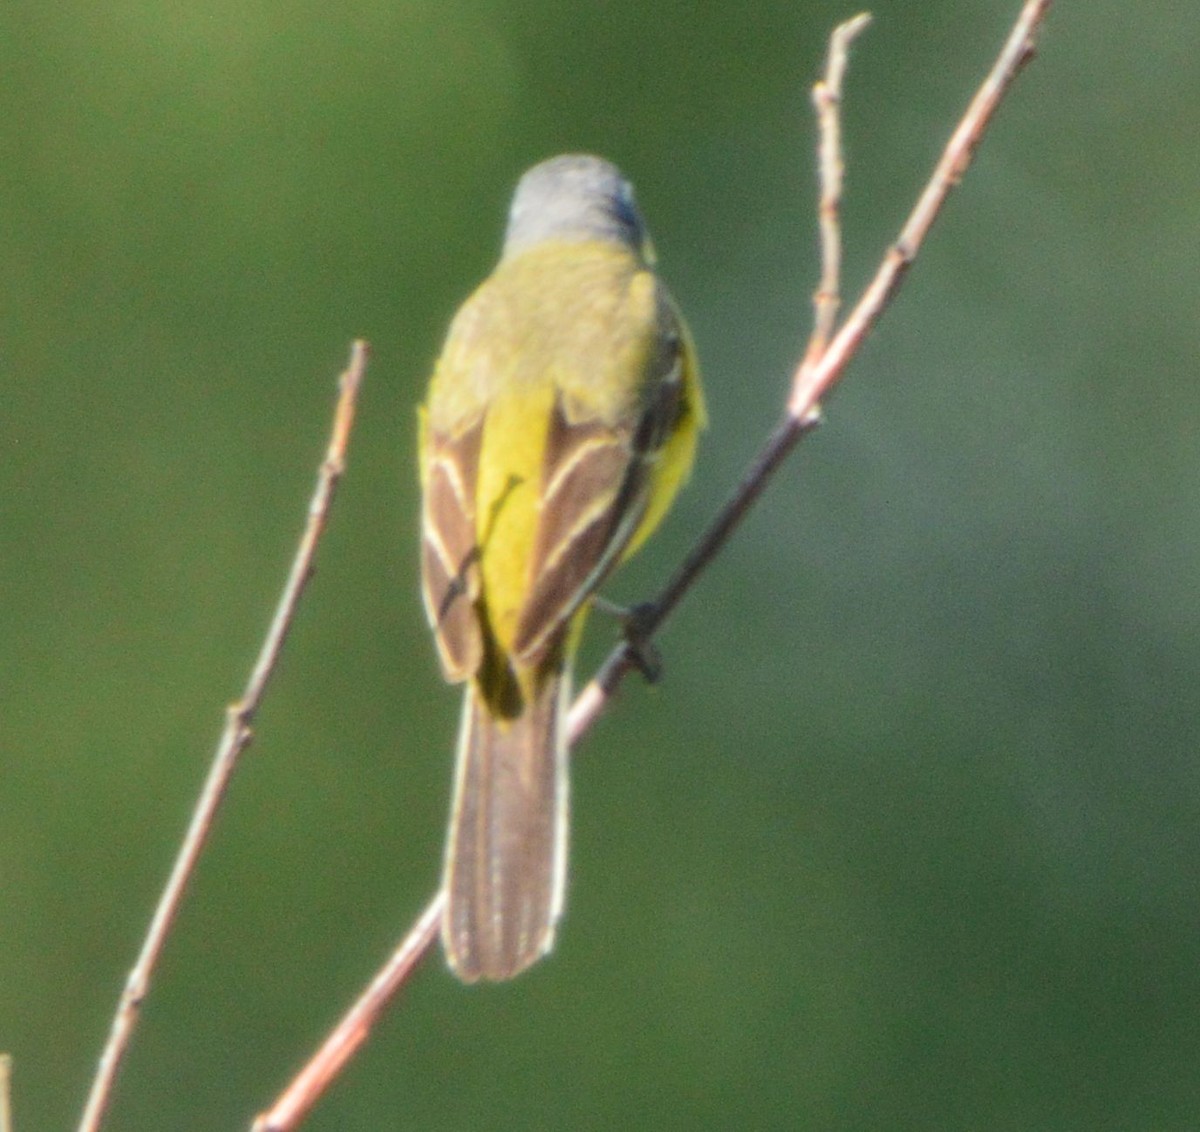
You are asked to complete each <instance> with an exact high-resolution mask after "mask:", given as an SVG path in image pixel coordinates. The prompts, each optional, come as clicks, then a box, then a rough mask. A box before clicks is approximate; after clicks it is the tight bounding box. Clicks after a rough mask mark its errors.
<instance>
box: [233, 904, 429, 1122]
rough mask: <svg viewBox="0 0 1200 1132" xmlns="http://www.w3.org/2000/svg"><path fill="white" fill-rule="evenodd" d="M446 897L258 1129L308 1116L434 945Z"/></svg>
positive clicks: (409, 937)
mask: <svg viewBox="0 0 1200 1132" xmlns="http://www.w3.org/2000/svg"><path fill="white" fill-rule="evenodd" d="M444 902H445V898H444V897H443V895H442V893H440V892H439V893H438V894H437V895H436V896H435V897H434V898H433V899H432V900H431V901H430V902H429V905H428V907H427V908H426V909H425V911H424V912H422V913H421V915H420V917H419V918H418V919H417V922H416V923H415V924H413V926H412V927H411V928H410V929H409V932H408V935H406V936H405V937H404V940H403V942H402V943H401V944H400V946H399V947H398V948H396V950H395V951H394V952H392V957H391V958H390V959H389V960H388V961H387V963H385V964H384V966H383V967H382V968H381V969H380V971H379V973H378V974H377V975H376V976H375V978H374V979H372V980H371V983H370V985H369V986H368V987H367V989H366V990H365V991H363V993H362V994H361V995H360V996H359V998H358V1001H357V1002H355V1004H354V1005H353V1006H352V1007H351V1008H350V1009H349V1011H347V1013H346V1014H345V1016H344V1017H343V1018H342V1020H341V1021H340V1022H339V1023H338V1024H337V1026H336V1027H335V1029H334V1030H333V1032H332V1033H331V1034H330V1035H329V1037H328V1038H326V1039H325V1041H324V1043H323V1044H322V1045H321V1048H320V1049H319V1050H318V1051H317V1052H316V1054H315V1055H314V1056H313V1057H312V1058H310V1059H309V1062H308V1064H307V1065H305V1067H304V1069H303V1070H301V1072H300V1073H299V1074H297V1076H296V1078H295V1079H294V1080H293V1081H292V1083H291V1084H290V1085H289V1086H288V1087H287V1089H285V1090H284V1092H282V1093H281V1094H280V1095H279V1099H278V1100H276V1102H275V1103H274V1104H273V1105H272V1106H271V1109H270V1111H269V1112H264V1113H263V1114H262V1115H261V1116H259V1117H258V1119H257V1120H255V1122H254V1126H253V1132H285V1129H288V1128H295V1127H297V1125H299V1123H300V1121H302V1120H303V1119H304V1118H305V1116H307V1115H308V1112H309V1110H310V1109H311V1108H312V1106H313V1105H314V1104H316V1102H317V1100H318V1099H319V1098H320V1097H321V1095H322V1094H323V1093H324V1092H325V1090H326V1088H327V1087H328V1085H329V1082H330V1081H332V1080H333V1079H334V1078H335V1077H336V1076H337V1075H338V1074H339V1073H340V1072H341V1069H342V1066H343V1065H345V1064H346V1062H347V1061H349V1060H350V1058H351V1057H352V1056H353V1054H354V1051H355V1050H356V1049H358V1047H359V1046H361V1045H362V1044H363V1042H365V1041H366V1040H367V1036H368V1035H369V1034H370V1032H371V1028H372V1027H373V1026H374V1025H375V1023H376V1022H377V1021H378V1020H379V1017H380V1015H381V1014H382V1013H383V1011H384V1009H385V1008H386V1007H387V1006H388V1004H389V1003H390V1002H391V1000H392V998H393V997H394V996H395V995H396V993H397V992H398V991H399V990H400V988H401V987H402V986H404V984H405V983H406V982H407V981H408V977H409V975H411V974H412V972H413V970H414V969H415V968H416V966H417V964H418V963H420V962H421V960H422V959H423V958H424V957H425V955H426V953H427V952H428V951H429V949H430V948H431V947H432V946H433V943H434V940H436V939H437V937H438V929H439V928H440V926H441V923H442V906H443V904H444Z"/></svg>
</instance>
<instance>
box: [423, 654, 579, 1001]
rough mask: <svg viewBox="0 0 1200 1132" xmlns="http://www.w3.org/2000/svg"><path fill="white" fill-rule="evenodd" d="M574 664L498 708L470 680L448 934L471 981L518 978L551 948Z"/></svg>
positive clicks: (563, 843) (561, 876) (449, 856)
mask: <svg viewBox="0 0 1200 1132" xmlns="http://www.w3.org/2000/svg"><path fill="white" fill-rule="evenodd" d="M569 685H570V678H569V676H568V675H567V674H566V673H565V672H549V673H546V674H544V675H543V676H542V678H541V679H540V680H539V681H538V682H537V685H536V687H535V688H534V689H533V691H532V692H531V693H530V695H529V697H528V699H527V700H526V701H525V703H524V704H523V705H522V709H521V711H520V713H519V714H518V715H516V716H515V717H513V718H498V717H497V715H496V713H495V712H494V711H493V710H492V709H491V708H490V707H489V705H488V703H487V702H486V701H485V700H484V698H483V697H482V695H481V694H480V692H479V689H478V687H477V686H476V683H475V681H473V680H472V681H469V682H468V684H467V688H466V693H465V696H464V703H463V716H462V723H461V726H460V728H459V746H458V755H457V770H456V773H455V784H454V803H453V809H452V810H451V815H450V836H449V838H448V840H447V845H446V864H445V869H446V871H445V880H444V889H445V893H446V910H445V916H444V918H443V920H442V941H443V944H444V946H445V949H446V957H447V959H448V961H449V963H450V966H451V968H452V969H453V970H454V972H455V973H456V974H457V975H458V977H459V978H461V979H463V980H464V981H467V982H474V981H475V980H477V979H492V980H497V979H509V978H512V977H513V976H514V975H516V974H518V973H520V972H521V971H523V970H524V969H525V968H526V967H528V966H529V965H530V964H531V963H533V962H534V961H535V960H536V959H538V958H539V957H541V956H542V955H545V954H546V952H547V951H549V950H550V948H551V947H552V946H553V944H554V930H555V927H556V925H557V923H558V920H559V917H560V916H561V915H562V910H563V895H564V889H565V883H566V871H567V749H566V734H565V730H566V728H565V722H564V713H565V708H566V704H567V703H568V702H569V699H570V692H569Z"/></svg>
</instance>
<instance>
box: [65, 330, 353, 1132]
mask: <svg viewBox="0 0 1200 1132" xmlns="http://www.w3.org/2000/svg"><path fill="white" fill-rule="evenodd" d="M367 355H368V347H367V344H366V343H365V342H362V341H358V342H355V343H354V344H353V346H352V347H351V350H350V361H349V363H348V365H347V367H346V370H345V372H344V373H342V375H341V377H340V378H339V381H338V385H339V388H340V391H341V392H340V394H339V397H338V401H337V408H336V410H335V413H334V421H333V431H332V434H331V436H330V440H329V447H328V449H327V450H326V453H325V459H324V460H323V461H322V462H321V469H320V472H319V473H318V476H317V486H316V490H315V491H314V492H313V497H312V500H311V501H310V503H309V505H308V521H307V523H306V524H305V528H304V534H303V535H302V536H301V538H300V544H299V546H298V547H297V549H296V557H295V559H294V560H293V561H292V567H291V570H290V571H289V573H288V578H287V582H286V583H285V585H284V587H283V593H282V595H281V596H280V599H279V604H278V606H277V607H276V609H275V616H274V617H273V618H272V620H271V626H270V628H269V629H268V630H267V635H266V638H265V639H264V641H263V645H262V650H261V651H260V652H259V654H258V660H257V661H256V662H255V665H254V668H253V670H252V671H251V673H250V678H249V680H248V681H247V683H246V688H245V691H244V692H243V693H242V698H241V699H240V700H238V701H236V702H235V703H233V704H230V705H229V708H228V709H227V710H226V713H225V729H224V730H223V731H222V733H221V738H220V739H219V741H218V742H217V750H216V754H215V756H214V757H213V762H212V766H211V767H210V768H209V772H208V778H207V779H206V780H205V783H204V788H203V789H202V790H201V792H200V797H199V798H198V799H197V802H196V808H195V810H194V811H193V813H192V819H191V822H190V823H189V825H188V830H187V834H186V835H185V836H184V839H183V843H182V845H181V846H180V848H179V855H178V856H177V857H176V859H175V865H174V867H173V868H172V870H171V875H170V877H169V878H168V880H167V883H166V886H165V887H164V888H163V891H162V895H161V896H160V897H159V900H158V905H157V907H156V908H155V910H154V916H153V918H152V919H151V921H150V927H149V929H148V930H147V932H146V938H145V940H144V941H143V942H142V949H141V951H140V952H139V954H138V957H137V961H136V962H135V963H134V965H133V969H132V970H131V971H130V972H129V976H128V978H127V979H126V982H125V989H124V991H123V992H122V994H121V999H120V1001H119V1003H118V1004H117V1012H116V1015H115V1016H114V1018H113V1022H112V1028H111V1030H110V1031H109V1035H108V1041H107V1042H106V1043H105V1046H104V1051H103V1053H102V1054H101V1056H100V1063H99V1066H98V1067H97V1070H96V1076H95V1078H94V1079H93V1081H92V1087H91V1091H90V1092H89V1094H88V1099H87V1104H86V1105H85V1106H84V1110H83V1116H82V1118H81V1120H80V1122H79V1132H96V1130H97V1129H99V1127H100V1125H101V1122H102V1121H103V1119H104V1114H105V1112H106V1111H107V1108H108V1104H109V1101H110V1099H111V1097H112V1089H113V1084H114V1082H115V1081H116V1076H117V1071H118V1070H119V1068H120V1065H121V1061H122V1059H123V1058H124V1056H125V1053H126V1051H127V1050H128V1048H129V1042H130V1040H131V1039H132V1037H133V1031H134V1029H135V1027H136V1026H137V1020H138V1015H139V1013H140V1009H141V1004H142V1001H143V999H144V998H145V997H146V994H147V992H148V991H149V989H150V980H151V978H152V976H153V974H154V968H155V965H156V964H157V962H158V957H159V955H160V954H161V952H162V948H163V945H164V943H166V939H167V936H168V934H169V933H170V930H171V925H172V923H173V922H174V920H175V916H176V913H177V912H178V911H179V905H180V901H181V900H182V898H183V894H184V890H185V889H186V888H187V884H188V881H189V880H190V879H191V876H192V873H193V871H194V870H195V867H196V862H197V860H198V859H199V857H200V854H201V852H202V851H203V849H204V846H205V843H206V842H207V840H208V835H209V833H210V831H211V830H212V825H213V821H214V819H215V817H216V814H217V810H218V809H219V807H220V804H221V799H222V798H223V796H224V794H225V790H226V788H227V787H228V785H229V781H230V779H231V778H232V777H233V772H234V770H235V769H236V767H237V763H238V758H239V756H240V755H241V753H242V752H243V751H244V750H245V749H246V747H247V746H248V744H249V743H250V741H251V739H252V738H253V735H254V732H253V731H252V729H251V727H250V724H251V722H252V721H253V719H254V715H255V712H257V710H258V707H259V705H260V704H261V703H262V698H263V693H264V692H265V691H266V687H267V682H268V681H269V679H270V677H271V673H272V672H273V671H274V669H275V664H276V662H277V661H278V659H279V654H280V651H281V650H282V648H283V645H284V642H285V641H286V640H287V636H288V632H289V630H290V629H291V627H292V622H293V621H294V619H295V616H296V608H297V606H298V605H299V602H300V596H301V594H302V593H303V592H304V587H305V586H306V585H307V583H308V580H309V578H310V577H311V576H312V563H313V557H314V555H315V554H316V550H317V544H318V543H319V542H320V539H321V535H322V533H323V532H324V530H325V525H326V522H327V521H328V518H329V508H330V504H331V503H332V502H333V496H334V492H335V491H336V489H337V484H338V480H339V479H341V476H342V473H343V471H344V470H345V455H346V445H347V442H348V441H349V439H350V429H351V427H352V426H353V424H354V410H355V405H356V403H357V397H358V388H359V385H360V384H361V383H362V378H363V373H364V371H365V369H366V364H367Z"/></svg>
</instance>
